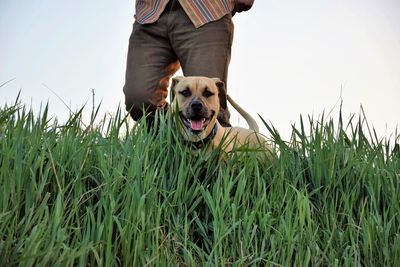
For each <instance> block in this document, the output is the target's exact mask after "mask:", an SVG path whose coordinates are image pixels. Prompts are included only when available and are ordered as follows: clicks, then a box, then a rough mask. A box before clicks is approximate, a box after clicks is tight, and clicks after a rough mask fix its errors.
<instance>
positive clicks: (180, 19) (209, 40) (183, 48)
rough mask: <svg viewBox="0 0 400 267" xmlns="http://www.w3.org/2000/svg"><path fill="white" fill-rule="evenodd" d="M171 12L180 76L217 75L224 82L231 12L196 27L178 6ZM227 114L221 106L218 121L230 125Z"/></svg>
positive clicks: (231, 27) (230, 35) (172, 37)
mask: <svg viewBox="0 0 400 267" xmlns="http://www.w3.org/2000/svg"><path fill="white" fill-rule="evenodd" d="M176 2H177V1H176ZM175 12H176V15H175V16H174V20H173V22H174V23H173V25H174V27H173V28H172V30H171V31H170V39H171V45H172V48H173V49H174V51H175V53H176V55H177V56H178V59H179V61H180V63H181V66H182V70H183V73H184V75H185V76H206V77H210V78H220V79H221V80H222V81H223V82H225V85H226V83H227V77H228V66H229V62H230V57H231V47H232V41H233V31H234V26H233V23H232V16H231V14H228V15H226V16H224V17H223V18H221V19H220V20H218V21H215V22H211V23H208V24H205V25H204V26H202V27H200V28H198V29H196V28H195V27H194V26H193V24H192V23H191V21H190V20H189V18H188V17H187V16H186V14H185V12H184V11H183V9H182V8H181V7H180V6H179V7H178V8H177V10H176V11H175ZM223 106H226V103H224V105H223ZM229 117H230V114H229V111H228V110H227V109H222V110H221V112H220V114H219V117H218V121H219V122H220V123H221V125H223V126H230V123H229Z"/></svg>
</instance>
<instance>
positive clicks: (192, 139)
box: [171, 76, 272, 158]
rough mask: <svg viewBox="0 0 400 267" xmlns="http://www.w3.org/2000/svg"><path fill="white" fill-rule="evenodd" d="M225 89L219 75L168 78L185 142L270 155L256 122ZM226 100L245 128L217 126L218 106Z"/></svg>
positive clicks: (194, 145)
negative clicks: (242, 120) (240, 118)
mask: <svg viewBox="0 0 400 267" xmlns="http://www.w3.org/2000/svg"><path fill="white" fill-rule="evenodd" d="M225 92H226V91H225V84H224V82H222V81H221V80H220V79H219V78H207V77H200V76H190V77H175V78H173V79H172V83H171V94H172V96H171V98H172V101H171V111H172V114H173V115H174V117H175V124H176V125H177V128H178V129H179V131H180V133H181V134H182V135H183V137H184V140H185V142H186V143H188V144H190V145H191V146H192V147H194V148H200V147H202V146H206V147H207V149H215V148H217V147H221V148H222V150H223V151H224V152H226V153H230V152H232V151H233V150H234V149H235V148H238V147H243V146H245V147H246V148H248V149H255V150H260V149H261V150H264V151H265V150H266V151H267V153H268V157H269V158H271V156H272V154H271V151H272V149H271V146H270V145H269V143H268V142H267V140H266V139H265V138H264V136H262V135H261V134H259V132H258V125H257V123H256V121H255V120H254V119H253V118H252V117H251V116H250V114H248V113H247V112H246V111H245V110H243V109H242V108H241V107H240V106H239V105H238V104H237V103H236V102H235V101H233V99H232V98H230V97H229V95H227V94H226V93H225ZM226 100H228V101H229V103H230V104H231V105H232V106H233V107H234V108H235V109H236V110H237V111H238V112H239V113H240V114H241V115H242V116H243V117H244V118H245V119H246V121H247V123H248V125H249V129H246V128H242V127H222V126H221V124H220V123H219V122H218V120H217V117H218V113H219V111H220V108H221V107H222V108H224V109H226V108H227V107H226V106H225V105H226ZM264 154H265V153H264Z"/></svg>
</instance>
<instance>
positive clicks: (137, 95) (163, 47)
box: [123, 15, 180, 123]
mask: <svg viewBox="0 0 400 267" xmlns="http://www.w3.org/2000/svg"><path fill="white" fill-rule="evenodd" d="M166 20H167V16H165V15H162V16H161V17H160V19H159V20H158V21H157V22H155V23H152V24H146V25H141V24H139V23H137V22H135V24H134V25H133V30H132V34H131V37H130V39H129V49H128V58H127V67H126V77H125V85H124V89H123V91H124V94H125V105H126V109H127V110H128V111H129V112H130V114H131V116H132V118H133V119H134V120H139V119H140V118H141V117H142V116H143V115H144V112H143V111H145V113H146V115H148V121H149V122H150V123H151V122H152V119H153V116H154V111H155V110H158V109H165V108H166V106H167V102H166V98H167V96H168V85H169V80H170V78H171V77H172V76H173V75H174V73H175V72H176V71H177V70H178V69H179V67H180V65H179V62H178V61H177V57H176V55H175V53H174V52H173V50H172V48H171V46H170V42H169V40H168V36H167V33H168V31H167V21H166Z"/></svg>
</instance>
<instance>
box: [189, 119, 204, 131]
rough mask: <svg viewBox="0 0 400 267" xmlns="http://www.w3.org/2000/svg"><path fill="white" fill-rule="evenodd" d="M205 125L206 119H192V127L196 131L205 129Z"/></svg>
mask: <svg viewBox="0 0 400 267" xmlns="http://www.w3.org/2000/svg"><path fill="white" fill-rule="evenodd" d="M203 126H204V119H203V120H199V121H193V120H191V121H190V127H191V128H192V129H193V130H195V131H200V130H203Z"/></svg>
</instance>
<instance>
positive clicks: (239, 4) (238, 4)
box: [234, 0, 254, 13]
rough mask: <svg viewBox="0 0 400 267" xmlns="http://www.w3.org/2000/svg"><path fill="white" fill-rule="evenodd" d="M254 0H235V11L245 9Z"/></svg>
mask: <svg viewBox="0 0 400 267" xmlns="http://www.w3.org/2000/svg"><path fill="white" fill-rule="evenodd" d="M253 3H254V0H235V9H234V13H235V12H242V11H247V10H249V9H250V8H251V6H252V5H253Z"/></svg>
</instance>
